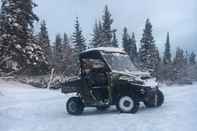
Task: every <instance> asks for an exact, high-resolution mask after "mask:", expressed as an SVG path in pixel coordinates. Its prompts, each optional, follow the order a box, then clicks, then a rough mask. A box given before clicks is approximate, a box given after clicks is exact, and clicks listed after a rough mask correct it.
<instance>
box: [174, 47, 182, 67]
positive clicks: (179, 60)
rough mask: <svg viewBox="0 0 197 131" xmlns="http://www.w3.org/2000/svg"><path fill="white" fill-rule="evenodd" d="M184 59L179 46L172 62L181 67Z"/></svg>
mask: <svg viewBox="0 0 197 131" xmlns="http://www.w3.org/2000/svg"><path fill="white" fill-rule="evenodd" d="M184 59H185V56H184V51H183V50H182V49H180V48H177V50H176V55H175V57H174V60H173V64H175V65H178V66H179V67H181V66H183V65H184V63H185V62H184V61H185V60H184Z"/></svg>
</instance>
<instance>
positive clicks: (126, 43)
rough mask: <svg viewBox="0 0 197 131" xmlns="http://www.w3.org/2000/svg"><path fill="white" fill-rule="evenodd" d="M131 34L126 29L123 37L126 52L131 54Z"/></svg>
mask: <svg viewBox="0 0 197 131" xmlns="http://www.w3.org/2000/svg"><path fill="white" fill-rule="evenodd" d="M129 37H130V36H129V34H128V31H127V28H126V27H125V28H124V29H123V35H122V45H123V48H124V50H125V51H126V52H127V53H128V54H129Z"/></svg>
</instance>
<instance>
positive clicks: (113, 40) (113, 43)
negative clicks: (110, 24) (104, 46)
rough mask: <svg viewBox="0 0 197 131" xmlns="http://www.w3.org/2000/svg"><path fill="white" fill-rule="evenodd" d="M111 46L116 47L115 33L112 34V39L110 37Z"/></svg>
mask: <svg viewBox="0 0 197 131" xmlns="http://www.w3.org/2000/svg"><path fill="white" fill-rule="evenodd" d="M112 46H113V47H118V39H117V38H116V32H115V31H114V32H113V37H112Z"/></svg>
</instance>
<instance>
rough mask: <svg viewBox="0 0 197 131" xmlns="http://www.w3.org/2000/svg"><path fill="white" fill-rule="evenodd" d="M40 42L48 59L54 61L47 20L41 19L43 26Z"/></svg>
mask: <svg viewBox="0 0 197 131" xmlns="http://www.w3.org/2000/svg"><path fill="white" fill-rule="evenodd" d="M39 43H40V46H41V47H42V49H43V50H44V53H45V55H46V57H47V61H48V62H49V63H51V61H52V50H51V46H50V40H49V35H48V30H47V27H46V22H45V20H43V21H41V27H40V32H39Z"/></svg>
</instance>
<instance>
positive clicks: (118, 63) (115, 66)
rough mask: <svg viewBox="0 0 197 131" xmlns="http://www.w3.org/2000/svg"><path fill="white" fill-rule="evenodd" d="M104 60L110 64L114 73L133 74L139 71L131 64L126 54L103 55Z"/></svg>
mask: <svg viewBox="0 0 197 131" xmlns="http://www.w3.org/2000/svg"><path fill="white" fill-rule="evenodd" d="M103 56H104V58H105V59H106V61H107V63H108V64H109V66H110V68H111V69H112V71H121V72H132V71H138V69H137V68H136V67H135V66H134V64H133V63H132V62H131V60H130V58H129V56H128V55H126V54H121V53H103Z"/></svg>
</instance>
